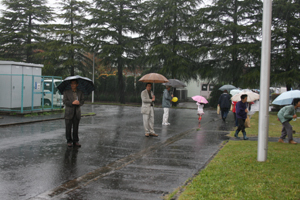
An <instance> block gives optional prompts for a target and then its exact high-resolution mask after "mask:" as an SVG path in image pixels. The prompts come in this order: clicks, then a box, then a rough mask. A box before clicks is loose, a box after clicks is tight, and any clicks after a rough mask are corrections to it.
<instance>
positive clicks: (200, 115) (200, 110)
mask: <svg viewBox="0 0 300 200" xmlns="http://www.w3.org/2000/svg"><path fill="white" fill-rule="evenodd" d="M196 104H197V106H198V116H199V117H198V120H199V122H200V121H201V119H202V115H204V112H203V107H204V103H199V102H197V103H196Z"/></svg>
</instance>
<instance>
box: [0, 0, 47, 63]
mask: <svg viewBox="0 0 300 200" xmlns="http://www.w3.org/2000/svg"><path fill="white" fill-rule="evenodd" d="M2 3H3V5H4V6H5V7H6V9H5V10H3V11H2V14H3V15H2V17H1V18H0V31H1V32H0V46H1V48H0V59H3V60H14V61H24V62H28V63H31V62H33V61H34V58H33V54H34V50H35V48H36V45H37V44H38V43H39V41H40V40H42V35H41V33H40V31H41V24H43V23H48V22H49V21H50V20H51V19H52V11H51V9H50V8H49V7H47V6H45V4H46V0H3V1H2Z"/></svg>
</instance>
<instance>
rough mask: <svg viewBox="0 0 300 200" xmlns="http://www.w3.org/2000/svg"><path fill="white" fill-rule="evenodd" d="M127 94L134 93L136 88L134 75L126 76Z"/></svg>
mask: <svg viewBox="0 0 300 200" xmlns="http://www.w3.org/2000/svg"><path fill="white" fill-rule="evenodd" d="M125 91H126V95H130V94H134V93H135V89H134V76H128V77H127V78H126V88H125Z"/></svg>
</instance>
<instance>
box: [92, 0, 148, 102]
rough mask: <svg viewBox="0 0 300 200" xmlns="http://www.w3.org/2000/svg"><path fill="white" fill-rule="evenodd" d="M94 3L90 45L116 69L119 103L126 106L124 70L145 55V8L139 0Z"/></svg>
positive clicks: (104, 0) (98, 0) (100, 0)
mask: <svg viewBox="0 0 300 200" xmlns="http://www.w3.org/2000/svg"><path fill="white" fill-rule="evenodd" d="M94 4H95V8H92V9H91V16H92V17H91V19H90V22H89V25H90V26H91V29H90V36H89V37H90V43H91V44H92V45H93V46H95V47H94V48H95V50H96V51H97V53H98V55H99V57H100V58H101V59H103V60H102V61H103V62H104V65H111V66H114V67H117V69H118V88H119V96H120V97H119V98H120V103H125V91H124V89H125V86H124V80H123V68H124V67H127V66H129V65H130V64H131V63H132V62H133V61H134V60H135V59H136V58H138V57H139V56H140V55H141V54H143V47H144V46H143V42H142V39H141V35H140V34H141V29H142V27H143V24H144V23H143V21H144V19H145V18H144V10H143V8H144V7H143V6H142V4H141V2H140V0H111V1H107V0H94ZM97 48H100V49H99V50H98V49H97Z"/></svg>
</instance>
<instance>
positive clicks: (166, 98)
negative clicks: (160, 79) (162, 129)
mask: <svg viewBox="0 0 300 200" xmlns="http://www.w3.org/2000/svg"><path fill="white" fill-rule="evenodd" d="M170 89H171V86H168V85H167V86H166V89H165V90H164V94H163V98H162V107H163V109H164V115H163V121H162V125H170V123H169V122H168V119H169V109H170V107H171V102H172V97H173V95H170Z"/></svg>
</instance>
